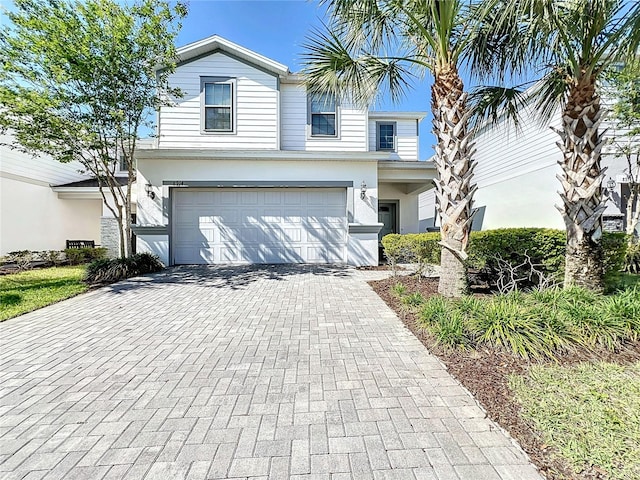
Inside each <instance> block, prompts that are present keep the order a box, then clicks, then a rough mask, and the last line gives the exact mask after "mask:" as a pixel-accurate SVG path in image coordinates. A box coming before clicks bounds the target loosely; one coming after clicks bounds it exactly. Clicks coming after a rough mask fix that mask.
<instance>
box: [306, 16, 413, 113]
mask: <svg viewBox="0 0 640 480" xmlns="http://www.w3.org/2000/svg"><path fill="white" fill-rule="evenodd" d="M325 29H326V30H325V31H322V30H319V29H316V30H314V31H312V32H311V33H310V34H309V35H308V36H307V42H306V43H305V44H304V45H303V48H304V50H305V52H304V53H303V55H302V63H303V70H302V73H303V75H304V76H305V79H306V84H307V88H308V89H309V90H310V91H311V92H315V93H321V92H329V93H332V94H334V95H336V96H337V97H339V98H342V99H347V100H349V101H352V102H353V103H355V104H356V105H358V106H360V107H366V106H368V105H369V104H370V103H371V102H372V101H373V100H374V98H375V97H376V95H377V94H378V93H379V92H380V91H388V92H389V94H390V95H391V98H392V100H393V101H398V100H400V99H401V98H402V97H403V96H404V95H405V94H406V91H407V88H408V87H409V84H410V83H409V80H410V79H411V78H412V76H413V74H412V73H411V72H410V71H409V69H408V68H406V67H405V66H404V63H407V61H408V60H409V59H407V58H405V57H393V56H386V57H385V56H378V55H374V54H371V53H368V52H367V51H362V50H361V49H358V48H357V46H358V45H357V41H356V40H355V39H352V38H351V39H349V38H347V39H345V38H341V37H340V36H338V34H337V33H335V31H333V30H332V29H331V28H327V27H325Z"/></svg>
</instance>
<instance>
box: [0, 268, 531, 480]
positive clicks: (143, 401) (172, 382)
mask: <svg viewBox="0 0 640 480" xmlns="http://www.w3.org/2000/svg"><path fill="white" fill-rule="evenodd" d="M367 275H368V272H359V271H356V270H353V269H347V268H341V267H309V266H277V267H275V266H266V267H234V268H225V267H219V268H214V267H212V268H207V267H202V268H176V269H172V270H169V271H168V272H167V273H163V274H159V275H156V276H153V277H148V278H142V279H136V280H133V281H129V282H124V283H120V284H118V285H115V286H111V287H106V288H102V289H99V290H96V291H93V292H91V293H88V294H85V295H81V296H79V297H75V298H72V299H70V300H67V301H65V302H62V303H59V304H56V305H52V306H50V307H47V308H44V309H42V310H39V311H36V312H33V313H30V314H27V315H24V316H22V317H19V318H16V319H13V320H9V321H6V322H4V323H1V324H0V339H1V353H0V361H1V362H2V363H1V367H0V414H1V416H0V442H1V443H0V477H1V478H4V479H14V478H15V479H23V478H24V479H30V480H33V479H40V478H46V479H65V480H72V479H102V478H105V479H107V478H108V479H120V478H122V479H127V480H133V479H138V478H144V479H161V480H171V479H183V478H188V479H221V478H256V479H258V478H260V479H267V478H270V479H271V478H273V479H287V478H292V479H319V480H320V479H323V480H324V479H326V480H329V479H336V480H337V479H372V478H373V479H402V480H409V479H413V478H416V479H421V480H422V479H425V480H426V479H438V480H445V479H473V480H482V479H514V480H515V479H517V480H528V479H531V480H533V479H535V480H538V479H540V478H541V477H540V476H539V474H538V473H537V472H536V470H535V468H534V467H533V466H532V465H531V464H530V463H529V462H528V459H527V458H526V456H525V455H524V454H523V453H522V451H521V450H520V449H519V448H518V447H517V446H516V445H515V444H514V442H513V441H512V440H511V439H510V438H509V437H508V436H507V435H506V434H505V433H503V431H502V430H501V429H500V428H498V427H497V426H496V425H495V424H494V423H493V422H491V421H490V420H488V419H487V418H485V413H484V412H483V411H482V410H481V409H480V408H479V407H478V406H477V405H476V403H475V401H474V400H473V398H472V397H471V396H470V395H469V393H468V392H467V391H466V390H465V389H463V388H462V387H461V386H460V385H459V384H458V382H457V381H456V380H455V379H453V378H452V377H451V376H450V375H449V374H448V373H447V372H446V370H445V369H444V368H443V366H442V365H441V364H440V362H439V361H438V360H437V359H436V358H435V357H433V356H431V355H430V354H429V353H427V351H426V350H425V348H424V347H423V346H422V344H421V343H420V342H419V341H418V340H417V339H416V338H415V337H414V336H413V335H412V334H411V333H410V332H409V331H408V330H407V329H406V328H405V327H404V326H403V325H402V322H401V321H400V320H399V319H398V318H397V317H396V316H395V314H394V313H393V312H392V311H391V310H390V309H389V308H388V307H387V306H386V305H385V304H384V302H383V301H382V300H381V299H380V298H379V297H378V296H377V295H376V294H375V293H374V292H373V291H372V290H371V288H370V287H369V286H368V285H367V284H366V282H365V280H366V276H367Z"/></svg>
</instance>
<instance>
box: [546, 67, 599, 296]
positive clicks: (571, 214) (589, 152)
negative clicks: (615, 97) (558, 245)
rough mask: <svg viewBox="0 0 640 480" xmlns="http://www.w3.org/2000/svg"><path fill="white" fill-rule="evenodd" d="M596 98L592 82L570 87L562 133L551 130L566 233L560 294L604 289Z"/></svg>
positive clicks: (559, 207)
mask: <svg viewBox="0 0 640 480" xmlns="http://www.w3.org/2000/svg"><path fill="white" fill-rule="evenodd" d="M602 118H603V116H602V111H601V110H600V98H599V96H598V95H597V93H596V92H595V80H593V79H585V80H583V81H582V82H581V83H578V84H577V85H575V86H573V87H572V88H571V90H570V92H569V97H568V100H567V105H566V106H565V108H564V112H563V115H562V130H556V131H557V133H558V134H559V135H560V137H561V139H562V141H561V142H559V143H558V146H559V147H560V149H561V150H562V152H563V159H562V160H561V161H560V162H559V163H560V166H561V167H562V175H561V176H559V177H558V178H559V180H560V181H561V183H562V192H561V193H560V197H561V198H562V205H561V206H558V207H557V208H558V210H560V213H561V214H562V217H563V219H564V223H565V226H566V229H567V252H566V256H565V276H564V285H565V288H567V287H570V286H572V285H576V286H580V287H584V288H588V289H590V290H595V291H601V290H602V289H603V287H604V284H603V276H604V262H603V255H602V254H603V252H602V246H601V244H600V238H601V237H602V212H603V211H604V210H605V205H604V202H603V201H602V179H603V176H604V170H603V169H602V168H601V167H600V151H601V150H602V147H603V146H604V141H603V135H602V134H600V133H599V132H598V127H599V125H600V122H601V121H602ZM605 170H606V169H605Z"/></svg>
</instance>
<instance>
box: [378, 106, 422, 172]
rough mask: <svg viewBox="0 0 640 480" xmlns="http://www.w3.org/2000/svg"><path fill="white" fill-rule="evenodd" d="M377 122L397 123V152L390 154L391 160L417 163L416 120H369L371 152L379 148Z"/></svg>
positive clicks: (390, 118)
mask: <svg viewBox="0 0 640 480" xmlns="http://www.w3.org/2000/svg"><path fill="white" fill-rule="evenodd" d="M377 122H395V124H396V151H395V152H391V153H390V154H389V160H407V161H414V162H415V161H417V160H419V158H418V127H417V125H416V120H415V119H394V118H392V117H389V118H385V119H378V118H376V119H372V120H369V150H370V151H372V152H375V151H376V149H377V148H378V140H377V136H378V131H377V128H376V123H377Z"/></svg>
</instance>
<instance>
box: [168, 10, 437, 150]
mask: <svg viewBox="0 0 640 480" xmlns="http://www.w3.org/2000/svg"><path fill="white" fill-rule="evenodd" d="M323 17H324V8H323V7H321V6H319V2H318V1H317V0H316V1H307V0H251V1H245V0H195V1H193V0H192V1H190V2H189V16H188V17H187V18H186V19H185V20H184V22H183V26H182V30H181V32H180V34H179V35H178V39H177V44H178V46H181V45H185V44H187V43H190V42H194V41H196V40H200V39H202V38H205V37H208V36H211V35H216V34H217V35H220V36H222V37H225V38H226V39H228V40H231V41H232V42H235V43H237V44H239V45H242V46H243V47H246V48H248V49H250V50H253V51H255V52H257V53H260V54H261V55H264V56H266V57H269V58H272V59H273V60H276V61H278V62H280V63H283V64H284V65H287V66H288V67H289V69H290V70H291V71H294V72H295V71H298V70H300V68H301V64H300V57H301V54H302V52H303V50H304V49H303V44H304V43H305V37H306V36H307V35H308V34H309V32H311V30H312V29H313V28H314V27H320V26H321V25H322V18H323ZM430 82H431V79H430V78H429V77H427V78H425V80H424V81H422V82H419V83H417V84H416V85H415V88H413V89H412V90H410V91H409V92H408V95H407V97H406V98H405V99H404V100H403V101H402V103H399V104H397V105H394V104H391V103H390V102H382V103H381V104H380V105H376V107H375V108H376V109H378V110H411V111H424V112H428V111H429V98H430V91H429V86H430ZM433 143H434V138H433V136H432V135H431V121H430V118H425V120H423V121H422V124H421V125H420V158H421V159H427V158H429V157H430V156H431V155H432V153H433V149H432V145H433Z"/></svg>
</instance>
